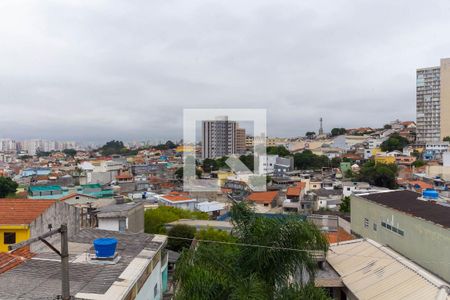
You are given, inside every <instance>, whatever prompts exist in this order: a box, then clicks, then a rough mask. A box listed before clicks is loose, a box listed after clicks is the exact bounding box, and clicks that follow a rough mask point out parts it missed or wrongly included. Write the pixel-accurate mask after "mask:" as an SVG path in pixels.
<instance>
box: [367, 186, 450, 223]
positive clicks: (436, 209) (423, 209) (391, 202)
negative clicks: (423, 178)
mask: <svg viewBox="0 0 450 300" xmlns="http://www.w3.org/2000/svg"><path fill="white" fill-rule="evenodd" d="M420 196H421V195H420V194H418V193H416V192H412V191H389V192H382V193H376V194H370V195H366V194H363V195H359V197H361V198H365V199H367V200H370V201H372V202H375V203H377V204H380V205H383V206H386V207H389V208H392V209H395V210H398V211H401V212H403V213H405V214H408V215H411V216H414V217H416V218H421V219H424V220H427V221H431V222H433V223H436V224H439V225H441V226H443V227H444V228H450V218H449V216H450V207H446V206H443V205H438V204H434V203H432V202H429V201H423V200H418V199H417V198H418V197H420Z"/></svg>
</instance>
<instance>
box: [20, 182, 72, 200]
mask: <svg viewBox="0 0 450 300" xmlns="http://www.w3.org/2000/svg"><path fill="white" fill-rule="evenodd" d="M66 194H67V189H63V188H62V187H61V186H59V185H48V186H45V185H44V186H37V185H32V186H30V187H28V198H30V199H59V198H62V197H64V196H65V195H66Z"/></svg>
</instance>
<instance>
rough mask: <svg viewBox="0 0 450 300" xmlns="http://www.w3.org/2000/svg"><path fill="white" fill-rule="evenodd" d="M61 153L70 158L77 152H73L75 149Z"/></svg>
mask: <svg viewBox="0 0 450 300" xmlns="http://www.w3.org/2000/svg"><path fill="white" fill-rule="evenodd" d="M62 152H63V153H64V154H65V155H67V156H72V157H74V156H75V155H76V154H77V150H75V149H64V150H63V151H62Z"/></svg>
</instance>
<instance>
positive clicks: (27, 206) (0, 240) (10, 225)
mask: <svg viewBox="0 0 450 300" xmlns="http://www.w3.org/2000/svg"><path fill="white" fill-rule="evenodd" d="M54 203H55V200H34V199H0V252H7V251H8V246H9V245H11V244H16V243H19V242H22V241H25V240H27V239H29V238H30V233H31V228H30V224H31V223H33V221H34V220H35V219H36V218H37V217H39V216H40V215H41V214H42V213H43V212H45V211H46V210H47V209H48V208H49V207H50V206H52V205H53V204H54Z"/></svg>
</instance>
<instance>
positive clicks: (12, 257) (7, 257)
mask: <svg viewBox="0 0 450 300" xmlns="http://www.w3.org/2000/svg"><path fill="white" fill-rule="evenodd" d="M32 256H33V254H32V253H31V252H30V248H29V247H28V246H27V247H23V248H20V249H17V250H15V251H13V252H11V253H0V274H2V273H5V272H7V271H9V270H11V269H12V268H15V267H17V266H18V265H20V264H21V263H22V262H24V261H25V260H27V259H30V258H31V257H32Z"/></svg>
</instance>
